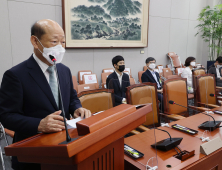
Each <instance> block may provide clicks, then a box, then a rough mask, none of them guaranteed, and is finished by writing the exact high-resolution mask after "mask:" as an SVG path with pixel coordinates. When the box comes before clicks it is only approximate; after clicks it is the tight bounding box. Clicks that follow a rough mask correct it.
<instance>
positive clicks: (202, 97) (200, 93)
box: [196, 74, 217, 105]
mask: <svg viewBox="0 0 222 170" xmlns="http://www.w3.org/2000/svg"><path fill="white" fill-rule="evenodd" d="M196 81H197V82H196V85H197V90H196V99H197V102H200V103H206V104H214V105H216V104H217V100H216V97H211V96H210V94H211V93H212V94H216V83H215V77H214V75H213V74H204V75H199V76H197V77H196Z"/></svg>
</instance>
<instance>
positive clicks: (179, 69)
mask: <svg viewBox="0 0 222 170" xmlns="http://www.w3.org/2000/svg"><path fill="white" fill-rule="evenodd" d="M183 70H184V68H183V67H181V68H176V71H175V73H176V74H177V75H181V74H182V72H183Z"/></svg>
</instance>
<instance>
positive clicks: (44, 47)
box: [35, 36, 45, 48]
mask: <svg viewBox="0 0 222 170" xmlns="http://www.w3.org/2000/svg"><path fill="white" fill-rule="evenodd" d="M35 38H37V40H38V42H39V43H40V44H41V46H42V47H43V48H45V47H44V46H43V45H42V43H41V41H39V39H38V37H36V36H35Z"/></svg>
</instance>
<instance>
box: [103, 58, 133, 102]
mask: <svg viewBox="0 0 222 170" xmlns="http://www.w3.org/2000/svg"><path fill="white" fill-rule="evenodd" d="M112 63H113V67H114V68H115V70H114V72H113V73H112V74H110V75H109V76H108V77H107V79H106V87H107V89H114V96H115V106H118V105H120V104H122V103H126V87H128V86H130V81H129V75H127V74H126V73H123V71H124V70H125V62H124V58H123V57H122V56H120V55H118V56H116V57H114V58H113V59H112Z"/></svg>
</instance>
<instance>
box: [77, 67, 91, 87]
mask: <svg viewBox="0 0 222 170" xmlns="http://www.w3.org/2000/svg"><path fill="white" fill-rule="evenodd" d="M83 74H92V71H91V70H81V71H78V80H79V84H83V80H82V75H83Z"/></svg>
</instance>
